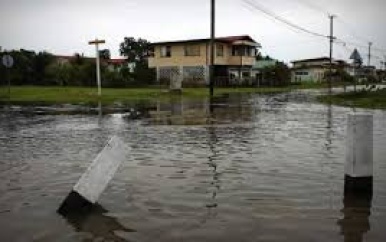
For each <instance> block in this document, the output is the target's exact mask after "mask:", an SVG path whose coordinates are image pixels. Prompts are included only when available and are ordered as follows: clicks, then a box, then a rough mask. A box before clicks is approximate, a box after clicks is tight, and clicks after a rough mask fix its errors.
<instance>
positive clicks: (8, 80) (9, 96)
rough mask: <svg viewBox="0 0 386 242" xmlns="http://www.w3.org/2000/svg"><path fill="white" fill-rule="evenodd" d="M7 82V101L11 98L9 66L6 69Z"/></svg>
mask: <svg viewBox="0 0 386 242" xmlns="http://www.w3.org/2000/svg"><path fill="white" fill-rule="evenodd" d="M6 75H7V82H8V101H10V100H11V78H10V77H9V68H7V70H6Z"/></svg>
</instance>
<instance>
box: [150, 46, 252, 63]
mask: <svg viewBox="0 0 386 242" xmlns="http://www.w3.org/2000/svg"><path fill="white" fill-rule="evenodd" d="M220 44H221V45H223V46H224V55H223V56H217V54H216V53H215V60H214V64H215V65H253V64H254V60H255V57H254V56H243V57H242V58H241V57H240V56H232V45H230V44H223V43H216V45H220ZM189 45H199V47H200V56H185V46H186V44H173V45H170V46H171V57H161V48H162V46H161V45H157V46H155V48H154V57H151V58H149V67H150V68H156V67H169V66H204V65H209V61H210V46H209V43H206V42H202V43H192V44H190V43H189ZM215 52H216V50H215Z"/></svg>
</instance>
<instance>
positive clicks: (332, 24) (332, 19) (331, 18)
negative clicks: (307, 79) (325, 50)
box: [328, 15, 335, 95]
mask: <svg viewBox="0 0 386 242" xmlns="http://www.w3.org/2000/svg"><path fill="white" fill-rule="evenodd" d="M329 17H330V68H329V69H330V70H329V75H328V94H329V95H331V94H332V52H333V43H334V17H335V16H334V15H330V16H329Z"/></svg>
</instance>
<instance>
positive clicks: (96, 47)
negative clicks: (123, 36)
mask: <svg viewBox="0 0 386 242" xmlns="http://www.w3.org/2000/svg"><path fill="white" fill-rule="evenodd" d="M104 43H106V41H105V40H98V39H95V40H92V41H89V42H88V44H89V45H95V50H96V72H97V84H98V96H99V97H101V95H102V89H101V69H100V62H99V45H100V44H104Z"/></svg>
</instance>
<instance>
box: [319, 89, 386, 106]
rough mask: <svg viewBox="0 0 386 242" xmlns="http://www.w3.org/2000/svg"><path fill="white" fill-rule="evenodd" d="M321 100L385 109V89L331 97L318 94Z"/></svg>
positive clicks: (344, 104)
mask: <svg viewBox="0 0 386 242" xmlns="http://www.w3.org/2000/svg"><path fill="white" fill-rule="evenodd" d="M318 99H319V100H320V101H321V102H324V103H332V104H337V105H342V106H350V107H361V108H377V109H386V89H385V88H384V89H377V88H374V87H371V88H369V89H365V90H361V91H357V92H348V93H341V94H336V95H333V96H331V97H329V96H320V97H319V98H318Z"/></svg>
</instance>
